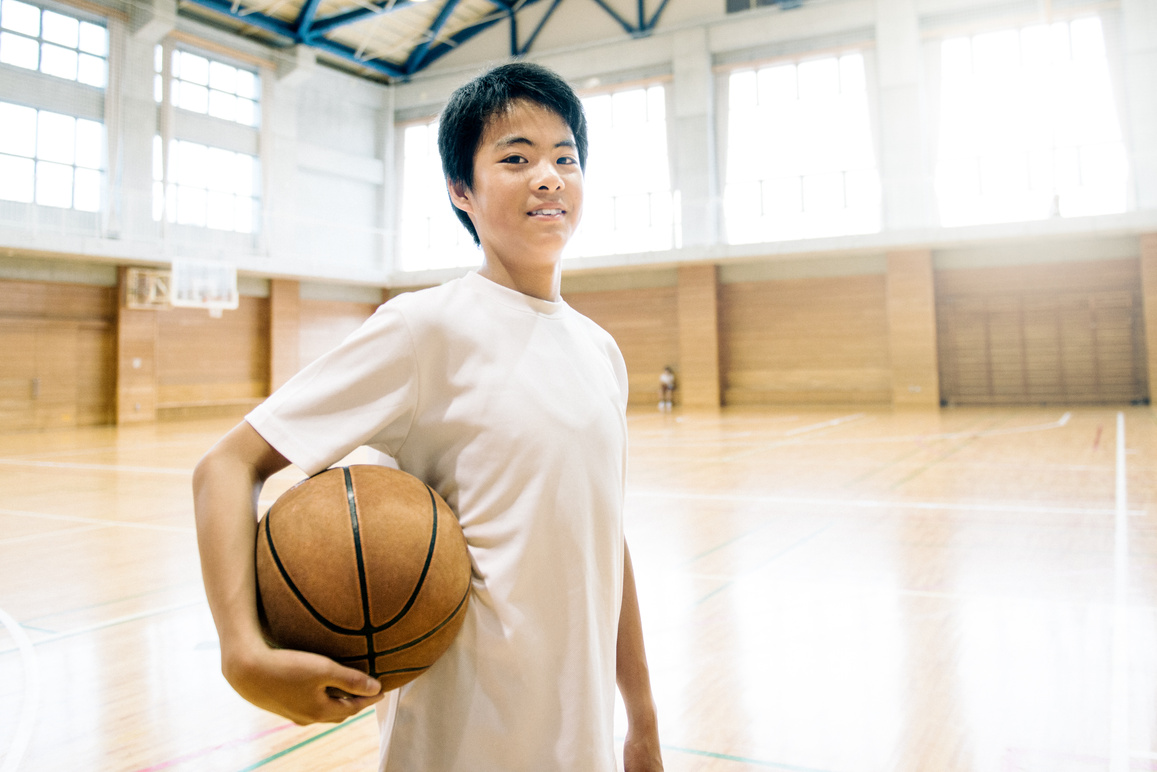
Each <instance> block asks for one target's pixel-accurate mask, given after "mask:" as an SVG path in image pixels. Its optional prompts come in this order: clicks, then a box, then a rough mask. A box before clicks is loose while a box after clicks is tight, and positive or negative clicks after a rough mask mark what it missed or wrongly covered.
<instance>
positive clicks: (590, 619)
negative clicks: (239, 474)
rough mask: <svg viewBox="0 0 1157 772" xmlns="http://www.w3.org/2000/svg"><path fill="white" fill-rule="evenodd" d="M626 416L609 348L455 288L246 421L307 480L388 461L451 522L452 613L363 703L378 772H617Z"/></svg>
mask: <svg viewBox="0 0 1157 772" xmlns="http://www.w3.org/2000/svg"><path fill="white" fill-rule="evenodd" d="M626 400H627V374H626V367H625V365H624V363H623V359H622V355H621V354H620V353H619V350H618V347H617V346H616V345H615V342H614V340H613V339H612V338H611V337H610V335H608V334H607V333H606V332H605V331H603V330H602V329H601V328H599V327H598V326H597V325H596V324H594V322H592V321H590V320H589V319H587V318H586V317H584V316H582V315H581V314H579V313H578V312H576V311H575V310H573V309H572V308H571V307H570V306H568V305H567V304H566V303H565V302H563V301H557V302H549V301H543V300H539V299H537V298H533V297H530V296H527V295H523V294H521V293H519V292H516V291H514V290H510V289H508V288H506V287H503V286H501V285H499V284H496V283H494V282H491V281H489V280H487V279H485V278H483V277H481V276H479V275H478V274H476V273H471V274H468V275H467V276H465V277H463V278H461V279H458V280H455V281H452V282H449V283H447V284H445V285H442V286H440V287H436V288H433V289H429V290H423V291H421V292H415V293H410V294H406V295H401V296H399V297H397V298H394V299H393V300H391V301H390V302H388V303H386V304H384V305H383V306H382V307H381V308H379V309H378V311H377V312H376V313H375V314H374V315H373V316H372V317H371V318H370V319H369V320H368V321H367V322H366V323H365V324H364V325H363V326H362V327H361V328H360V329H359V330H358V331H356V332H355V333H353V334H352V335H351V336H350V337H349V338H348V339H347V340H346V341H345V342H344V343H342V345H341V346H339V347H338V348H337V349H335V350H334V351H332V352H330V353H329V354H327V355H326V356H324V357H323V358H321V359H320V360H318V361H317V362H315V363H313V364H312V365H310V366H309V367H307V368H305V369H304V370H302V372H300V373H299V374H298V375H297V376H295V377H294V378H293V379H292V380H290V381H289V382H288V383H287V384H285V386H283V387H282V388H281V389H279V390H278V391H277V392H276V393H275V394H274V395H272V396H271V397H270V398H269V399H268V400H267V401H266V402H265V403H263V404H262V405H261V406H259V407H258V408H257V409H255V410H254V411H253V412H252V413H251V414H250V415H249V417H248V420H249V422H250V423H251V424H252V425H253V426H254V428H255V429H256V430H257V431H258V432H259V433H260V434H261V435H262V436H263V437H264V438H265V439H266V440H267V441H268V442H269V443H270V444H271V445H273V447H275V448H276V449H277V450H278V451H280V452H281V453H282V454H283V455H284V456H285V457H286V458H288V459H290V460H291V461H292V462H293V463H294V464H296V465H297V466H298V467H300V468H301V469H302V470H304V471H305V472H306V473H309V474H314V473H316V472H319V471H321V470H322V469H325V468H327V467H328V466H329V465H331V464H333V463H334V462H336V461H337V460H339V459H341V458H342V457H344V456H345V455H346V454H347V453H349V452H350V451H352V450H353V449H354V448H356V447H358V446H360V445H368V446H370V447H373V448H376V449H377V450H380V451H382V452H384V453H386V454H388V455H390V456H392V457H393V458H394V459H396V461H397V462H398V466H399V467H400V468H401V469H403V470H405V471H407V472H409V473H410V474H413V475H415V476H417V477H418V478H420V479H422V480H424V481H426V482H427V483H428V484H429V485H430V486H431V487H433V488H434V489H435V490H436V491H438V493H440V494H441V495H442V496H443V498H445V499H446V501H447V503H448V504H449V505H450V506H451V508H453V510H454V511H455V512H456V513H457V514H458V519H459V521H460V522H461V524H462V529H463V531H464V533H465V535H466V540H467V543H468V544H469V546H470V556H471V560H472V562H473V570H474V576H473V594H472V597H471V602H470V606H469V613H468V614H467V617H466V620H465V622H464V624H463V626H462V630H461V632H460V633H459V634H458V637H457V638H456V639H455V641H454V643H453V644H452V645H451V647H450V649H449V650H448V651H447V653H446V654H445V655H443V657H442V658H441V659H440V660H438V662H437V663H435V665H434V666H433V667H432V668H430V670H428V671H427V672H426V673H424V674H423V675H421V676H419V677H418V678H417V679H416V680H414V681H412V682H410V683H409V684H407V685H406V686H404V687H402V688H401V689H400V690H398V691H396V692H394V693H393V694H392V695H391V697H390V698H388V699H387V700H384V701H383V702H382V703H381V704H380V706H379V711H378V713H379V720H380V722H381V726H382V769H383V770H389V771H390V772H394V770H399V771H405V772H414V771H415V770H420V771H421V772H450V771H451V770H461V772H520V771H525V772H547V771H552V772H562V771H563V770H571V771H573V772H613V770H614V769H615V760H614V738H613V732H614V730H613V724H614V718H613V716H614V697H615V643H616V640H617V632H618V616H619V606H620V603H621V600H622V569H623V530H622V504H623V491H624V482H625V472H626V418H625V408H626Z"/></svg>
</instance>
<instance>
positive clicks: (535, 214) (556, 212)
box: [527, 209, 566, 217]
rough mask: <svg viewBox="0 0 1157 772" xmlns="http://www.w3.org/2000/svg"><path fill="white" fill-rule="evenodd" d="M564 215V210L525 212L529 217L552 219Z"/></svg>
mask: <svg viewBox="0 0 1157 772" xmlns="http://www.w3.org/2000/svg"><path fill="white" fill-rule="evenodd" d="M565 213H566V210H565V209H535V210H533V211H530V212H527V214H529V215H530V216H531V217H554V216H557V215H560V214H565Z"/></svg>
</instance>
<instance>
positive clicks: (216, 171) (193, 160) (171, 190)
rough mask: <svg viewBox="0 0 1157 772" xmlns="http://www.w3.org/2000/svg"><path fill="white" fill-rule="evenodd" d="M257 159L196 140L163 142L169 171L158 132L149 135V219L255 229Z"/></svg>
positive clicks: (212, 226)
mask: <svg viewBox="0 0 1157 772" xmlns="http://www.w3.org/2000/svg"><path fill="white" fill-rule="evenodd" d="M257 174H258V160H257V159H256V158H255V157H253V156H250V155H246V154H244V153H234V152H232V151H230V150H223V149H221V148H217V147H209V146H207V145H199V144H197V143H196V142H185V141H183V140H174V141H173V142H171V143H170V144H169V174H168V180H167V181H166V180H165V164H164V161H163V159H162V156H161V138H160V137H154V139H153V219H154V220H160V219H161V217H162V216H163V217H165V218H166V221H167V222H171V223H177V224H180V225H194V226H198V227H202V228H212V229H214V230H221V231H236V232H237V233H253V232H254V231H255V230H256V229H257V216H258V211H257V208H258V198H257V190H258V183H257Z"/></svg>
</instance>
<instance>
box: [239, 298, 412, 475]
mask: <svg viewBox="0 0 1157 772" xmlns="http://www.w3.org/2000/svg"><path fill="white" fill-rule="evenodd" d="M400 305H401V304H395V303H386V304H384V305H383V306H381V307H380V308H379V309H378V310H377V311H376V312H375V313H374V315H373V316H371V317H370V318H369V319H368V320H366V322H365V323H364V324H363V325H362V326H361V327H360V328H358V329H357V330H356V331H355V332H353V333H352V334H351V335H350V336H349V337H348V338H346V339H345V341H343V342H342V343H341V345H339V346H338V347H337V348H335V349H333V350H332V351H330V352H328V353H327V354H325V355H324V356H322V357H321V358H320V359H318V360H316V361H315V362H313V363H312V364H310V365H309V366H307V367H306V368H305V369H303V370H302V371H301V372H299V373H298V374H297V375H295V376H294V377H293V378H291V379H290V380H289V381H288V382H287V383H286V384H285V385H284V386H282V387H281V388H280V389H278V390H277V391H276V392H274V393H273V394H272V395H271V396H270V397H269V399H267V400H265V402H263V403H262V404H261V405H259V406H257V408H255V409H254V410H253V411H252V412H251V413H250V414H249V415H248V416H246V420H247V421H248V422H249V423H250V424H251V425H252V426H253V428H254V429H256V430H257V432H258V433H259V434H260V435H261V436H262V437H264V438H265V440H266V441H267V442H268V443H269V444H270V445H272V446H273V447H274V448H276V449H277V451H278V452H279V453H281V454H282V455H283V456H285V457H286V458H287V459H289V460H290V461H291V462H292V463H293V464H294V465H295V466H297V467H299V468H300V469H301V470H302V471H304V472H305V473H306V474H311V475H312V474H317V473H318V472H320V471H322V470H324V469H326V468H328V467H329V466H330V465H331V464H333V463H334V462H336V461H338V460H339V459H341V458H343V457H344V456H346V455H347V454H349V453H350V452H351V451H353V450H354V449H355V448H357V447H359V446H361V445H369V446H371V447H373V448H376V449H377V450H380V451H382V452H385V453H387V454H389V455H394V454H395V453H396V451H397V449H398V448H399V447H400V446H401V445H402V443H403V442H404V441H405V438H406V435H407V433H408V431H409V428H410V425H411V423H412V421H413V418H414V414H415V412H416V410H417V404H416V403H417V395H418V383H417V380H418V370H417V366H416V362H415V355H414V351H415V347H414V344H413V338H412V336H411V334H410V330H409V326H408V325H407V322H406V318H405V315H404V313H403V312H402V311H401V310H400Z"/></svg>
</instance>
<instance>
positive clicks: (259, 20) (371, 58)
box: [179, 0, 669, 82]
mask: <svg viewBox="0 0 1157 772" xmlns="http://www.w3.org/2000/svg"><path fill="white" fill-rule="evenodd" d="M570 1H571V2H575V1H576V0H570ZM578 1H581V2H583V3H586V4H591V3H593V4H594V5H595V6H597V7H598V8H601V9H602V10H603V11H604V12H606V13H607V14H609V15H610V16H611V17H612V18H613V19H614V20H615V21H616V22H617V23H618V24H619V25H620V26H621V27H622V28H623V30H624V32H625V33H627V34H629V35H632V36H635V37H644V36H646V35H649V34H650V33H651V31H653V30H654V29H655V26H656V25H657V24H658V22H659V18H660V17H661V16H662V14H663V11H664V9H665V8H666V7H667V3H668V2H669V0H651V5H652V6H653V8H651V9H648V8H647V5H648V3H647V0H632V1H631V2H628V3H623V2H622V0H578ZM563 2H564V0H180V6H179V7H180V10H181V13H182V14H185V15H190V16H196V17H198V18H201V19H208V20H209V21H212V22H214V23H216V24H218V25H223V26H225V27H227V28H228V29H230V30H232V31H233V32H235V33H236V34H239V35H243V36H245V37H250V38H255V39H258V40H260V41H262V42H264V43H266V44H269V45H273V46H277V47H288V46H294V45H303V46H308V47H309V48H311V49H314V50H315V51H316V52H317V54H318V58H319V59H321V60H323V61H328V62H330V63H332V64H336V65H338V66H340V67H342V68H344V69H348V70H351V71H354V72H357V73H358V74H361V75H364V76H367V77H371V78H375V79H378V80H384V81H387V82H392V81H405V80H406V79H408V78H409V77H410V76H412V75H414V74H415V73H418V72H421V71H422V70H423V69H424V68H426V67H429V66H430V65H431V64H432V63H434V62H435V61H437V60H438V59H439V58H441V57H443V56H445V55H446V54H448V53H449V52H451V51H453V50H454V49H455V48H457V47H458V46H461V45H464V44H465V43H467V41H469V40H470V39H471V38H472V37H474V36H475V35H477V34H478V33H480V32H483V31H484V30H486V29H489V28H490V27H492V26H494V25H496V24H502V23H505V25H506V26H507V27H508V28H509V30H510V54H511V56H521V55H524V54H526V53H528V52H529V51H530V50H531V47H532V46H533V45H534V41H535V38H537V37H538V33H539V32H540V31H541V30H542V28H543V27H544V26H545V25H546V24H547V23H549V21H550V18H551V16H552V15H553V14H554V12H555V10H556V9H557V8H558V6H559V5H561V4H562V3H563ZM611 2H614V3H615V5H617V6H620V7H621V6H623V5H628V6H635V7H634V8H633V10H632V12H631V13H629V14H624V13H623V12H621V11H620V10H617V9H616V7H615V6H613V5H611ZM532 6H533V9H532V10H531V12H530V13H528V12H527V9H530V8H531V7H532Z"/></svg>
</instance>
